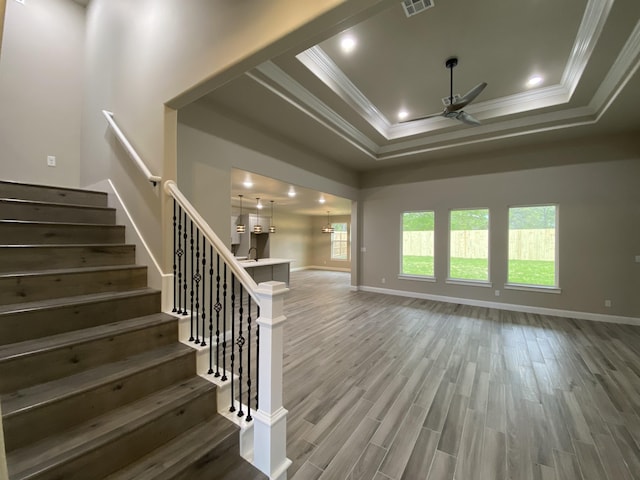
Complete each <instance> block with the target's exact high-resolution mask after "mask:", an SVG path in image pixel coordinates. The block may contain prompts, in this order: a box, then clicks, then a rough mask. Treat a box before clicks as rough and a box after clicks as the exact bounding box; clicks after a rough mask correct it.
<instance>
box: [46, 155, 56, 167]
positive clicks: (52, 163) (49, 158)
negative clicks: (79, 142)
mask: <svg viewBox="0 0 640 480" xmlns="http://www.w3.org/2000/svg"><path fill="white" fill-rule="evenodd" d="M47 166H49V167H55V166H56V157H54V156H53V155H47Z"/></svg>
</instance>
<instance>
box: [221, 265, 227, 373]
mask: <svg viewBox="0 0 640 480" xmlns="http://www.w3.org/2000/svg"><path fill="white" fill-rule="evenodd" d="M222 303H223V308H222V378H221V379H220V380H222V381H223V382H224V381H226V380H227V264H226V263H225V264H224V277H223V284H222Z"/></svg>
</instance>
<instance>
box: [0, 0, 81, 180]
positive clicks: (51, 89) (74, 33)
mask: <svg viewBox="0 0 640 480" xmlns="http://www.w3.org/2000/svg"><path fill="white" fill-rule="evenodd" d="M3 4H4V2H3ZM0 13H1V12H0ZM0 33H1V32H0ZM84 40H85V9H84V7H82V6H80V5H78V4H77V3H75V2H71V1H70V0H47V1H32V2H26V3H25V4H24V5H23V4H19V3H17V2H15V1H12V2H8V3H7V5H6V22H5V24H4V38H3V41H2V54H1V55H0V105H1V106H2V107H0V125H2V128H0V157H1V160H0V179H4V180H13V181H20V182H31V183H43V184H50V185H59V186H68V187H78V186H79V185H80V138H81V111H82V101H83V96H82V81H83V53H84ZM47 155H53V156H55V157H56V163H57V166H56V167H48V166H47Z"/></svg>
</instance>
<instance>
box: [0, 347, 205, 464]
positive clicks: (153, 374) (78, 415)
mask: <svg viewBox="0 0 640 480" xmlns="http://www.w3.org/2000/svg"><path fill="white" fill-rule="evenodd" d="M194 368H195V356H194V354H193V353H187V354H185V355H183V356H181V357H179V358H177V359H173V360H172V361H169V362H165V363H161V364H158V365H156V366H155V367H154V368H151V369H147V370H143V371H140V372H137V373H136V374H133V375H131V376H129V377H127V378H118V379H115V380H113V381H105V383H104V384H103V385H101V386H100V387H97V388H95V389H93V390H91V391H87V392H82V393H79V394H78V395H74V396H72V397H68V398H63V399H60V400H59V401H57V402H55V403H51V404H46V405H45V406H43V407H39V408H34V409H31V410H30V411H28V412H24V413H19V414H16V415H11V416H8V417H6V418H4V420H3V427H4V432H5V437H6V442H5V443H6V448H7V451H11V450H14V449H16V448H20V447H22V446H25V445H28V444H30V443H32V442H37V441H39V440H41V439H43V438H45V437H46V436H48V435H53V434H56V433H59V432H61V431H63V430H66V429H68V428H72V427H73V426H74V425H78V424H80V423H82V422H84V421H86V420H88V419H90V418H93V417H97V416H99V415H102V414H103V413H106V412H108V411H109V410H111V409H114V408H118V407H121V406H122V405H125V404H127V403H130V402H132V401H134V400H137V399H139V398H142V397H144V396H146V395H149V394H151V393H153V392H155V391H157V390H160V389H162V388H165V387H168V386H170V385H172V384H174V383H178V382H180V381H182V380H184V379H186V378H189V377H191V376H193V370H194Z"/></svg>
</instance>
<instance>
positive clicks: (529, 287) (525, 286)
mask: <svg viewBox="0 0 640 480" xmlns="http://www.w3.org/2000/svg"><path fill="white" fill-rule="evenodd" d="M528 207H532V208H533V207H555V217H556V218H555V235H554V236H555V245H554V249H555V251H554V267H555V268H554V270H555V271H554V285H536V284H529V283H515V282H509V261H510V260H509V248H510V244H509V233H510V232H511V227H510V225H509V222H510V216H511V215H510V214H511V209H512V208H528ZM559 247H560V205H559V204H558V203H538V204H526V205H509V206H508V207H507V264H506V267H507V268H506V282H505V284H504V288H505V290H523V291H531V292H545V293H562V289H561V288H560V248H559Z"/></svg>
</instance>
